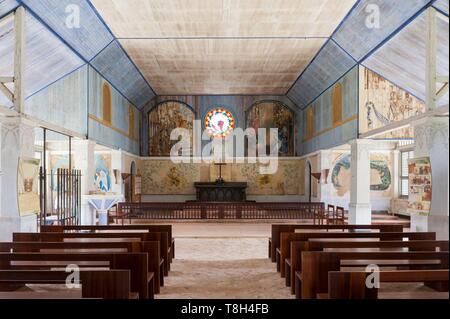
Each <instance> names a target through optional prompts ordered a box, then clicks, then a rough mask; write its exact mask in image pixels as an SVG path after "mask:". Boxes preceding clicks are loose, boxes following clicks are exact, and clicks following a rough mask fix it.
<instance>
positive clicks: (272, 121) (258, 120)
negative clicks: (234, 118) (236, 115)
mask: <svg viewBox="0 0 450 319" xmlns="http://www.w3.org/2000/svg"><path fill="white" fill-rule="evenodd" d="M294 123H295V114H294V112H293V111H292V110H291V109H290V108H288V107H287V106H286V105H284V104H283V103H281V102H276V101H268V102H261V103H258V104H255V105H254V106H253V107H251V108H250V110H249V111H248V112H247V128H253V129H255V131H256V133H257V132H258V129H259V128H266V129H267V137H266V141H267V153H269V151H270V146H269V145H270V131H269V129H271V128H277V129H278V140H279V142H280V151H279V155H280V156H294V153H295V147H294V145H295V133H294V132H295V129H294V127H295V125H294Z"/></svg>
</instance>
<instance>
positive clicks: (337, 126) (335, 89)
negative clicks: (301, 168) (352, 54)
mask: <svg viewBox="0 0 450 319" xmlns="http://www.w3.org/2000/svg"><path fill="white" fill-rule="evenodd" d="M299 124H300V125H299V154H300V155H306V154H310V153H313V152H315V151H318V150H322V149H328V148H332V147H336V146H339V145H342V144H345V143H347V142H348V141H350V140H352V139H355V138H356V137H357V133H358V132H357V131H358V67H354V68H353V69H351V70H350V71H349V72H348V73H347V74H346V75H345V76H343V77H342V78H341V79H340V80H339V81H338V82H337V83H335V84H334V85H333V86H332V87H331V88H329V89H328V90H326V91H325V92H324V93H323V94H322V95H321V96H319V97H318V98H317V99H316V100H315V101H314V102H313V103H312V104H310V105H309V106H308V107H307V108H306V109H305V110H304V111H302V112H301V113H300V119H299Z"/></svg>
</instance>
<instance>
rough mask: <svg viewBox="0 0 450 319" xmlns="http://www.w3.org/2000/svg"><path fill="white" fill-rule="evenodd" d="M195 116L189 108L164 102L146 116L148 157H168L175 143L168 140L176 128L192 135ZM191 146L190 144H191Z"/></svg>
mask: <svg viewBox="0 0 450 319" xmlns="http://www.w3.org/2000/svg"><path fill="white" fill-rule="evenodd" d="M194 119H195V114H194V112H193V111H192V109H191V108H190V107H188V106H187V105H186V104H184V103H180V102H164V103H161V104H159V105H158V106H156V107H155V108H154V109H153V110H152V111H150V113H149V115H148V126H149V151H150V156H170V151H171V149H172V147H173V146H174V145H175V144H176V143H177V141H171V140H170V134H171V133H172V131H173V130H174V129H176V128H182V129H187V130H189V132H190V134H191V138H192V135H193V125H194ZM191 145H192V143H191Z"/></svg>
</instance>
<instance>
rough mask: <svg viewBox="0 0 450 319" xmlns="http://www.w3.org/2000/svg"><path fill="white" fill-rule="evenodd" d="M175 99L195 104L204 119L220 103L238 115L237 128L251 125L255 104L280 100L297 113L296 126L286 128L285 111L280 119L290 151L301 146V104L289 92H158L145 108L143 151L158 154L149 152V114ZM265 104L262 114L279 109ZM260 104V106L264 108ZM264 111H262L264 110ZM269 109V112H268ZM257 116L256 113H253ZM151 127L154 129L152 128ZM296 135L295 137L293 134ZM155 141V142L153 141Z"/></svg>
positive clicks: (193, 106) (199, 115)
mask: <svg viewBox="0 0 450 319" xmlns="http://www.w3.org/2000/svg"><path fill="white" fill-rule="evenodd" d="M167 101H169V102H173V101H178V102H182V103H184V104H186V105H188V106H189V107H190V108H192V109H193V110H194V112H195V118H196V119H198V120H201V122H202V123H203V121H204V119H205V117H206V115H207V114H208V112H209V111H211V110H212V109H214V108H217V107H220V108H225V109H226V110H228V111H230V112H231V113H232V115H233V117H234V119H235V127H236V128H242V129H244V130H245V129H246V127H247V119H246V115H247V113H248V112H249V111H250V110H251V109H252V107H253V106H254V105H256V104H258V103H261V102H264V103H266V102H267V103H268V102H279V103H281V104H282V105H284V106H286V107H287V108H289V109H290V110H292V112H293V113H292V114H293V115H292V117H293V123H294V125H293V128H292V127H290V126H289V125H287V127H286V129H284V130H283V127H285V126H286V122H285V121H284V119H283V118H282V117H283V114H281V116H280V123H277V124H278V125H279V126H280V127H281V129H282V131H283V132H284V133H283V134H285V135H286V137H285V138H284V139H288V140H289V141H288V142H287V143H285V145H286V146H287V148H288V153H290V154H292V155H295V154H296V153H297V152H298V150H297V148H298V145H297V138H296V136H298V133H297V128H298V127H299V122H298V114H297V110H298V109H297V106H296V105H295V104H294V103H293V102H292V101H290V100H289V98H287V97H286V96H232V95H230V96H228V95H224V96H209V95H208V96H158V97H156V98H154V99H153V100H152V101H151V102H150V103H149V104H148V105H147V106H146V107H145V108H144V110H143V114H145V115H144V116H143V124H142V136H143V141H142V154H144V155H150V156H153V155H154V154H152V153H150V152H149V135H150V134H149V133H150V131H149V128H150V125H149V118H148V116H147V114H148V113H149V112H150V111H151V110H153V109H154V108H155V107H156V106H157V105H159V104H161V103H164V102H167ZM262 108H264V110H265V111H264V112H265V114H261V113H260V115H263V116H264V117H266V118H268V117H269V116H270V115H269V113H272V114H273V112H276V108H273V107H272V109H270V108H267V109H266V108H265V107H262ZM262 108H260V109H262ZM261 112H262V111H261ZM266 112H267V113H266ZM253 119H255V117H254V116H253ZM263 124H267V125H273V124H274V125H277V124H275V123H273V124H272V123H263ZM150 130H151V129H150ZM286 130H287V131H289V130H291V131H292V130H293V131H294V132H293V133H292V132H286ZM291 136H292V137H291ZM153 143H155V142H153ZM207 143H208V142H203V145H206V144H207Z"/></svg>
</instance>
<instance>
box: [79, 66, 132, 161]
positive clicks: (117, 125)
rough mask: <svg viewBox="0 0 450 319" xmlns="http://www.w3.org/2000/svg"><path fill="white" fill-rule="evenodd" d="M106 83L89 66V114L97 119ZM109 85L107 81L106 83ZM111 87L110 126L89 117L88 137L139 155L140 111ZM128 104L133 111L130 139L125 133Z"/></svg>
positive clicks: (126, 131) (100, 113)
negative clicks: (132, 132) (132, 133)
mask: <svg viewBox="0 0 450 319" xmlns="http://www.w3.org/2000/svg"><path fill="white" fill-rule="evenodd" d="M104 83H107V82H106V80H105V79H103V78H102V77H101V76H100V74H98V73H97V72H96V71H95V70H94V69H93V68H91V67H89V115H93V116H94V117H95V118H97V119H103V97H102V95H103V84H104ZM108 85H109V83H108ZM109 86H110V89H111V98H112V127H113V128H111V127H109V126H106V125H104V124H103V123H100V122H99V121H97V120H95V119H93V118H92V117H90V118H89V130H88V136H89V139H92V140H95V141H97V142H98V143H100V144H103V145H105V146H108V147H112V148H120V149H122V150H124V151H127V152H130V153H132V154H136V155H139V117H140V111H139V110H138V109H137V108H136V107H135V106H133V105H132V104H131V103H130V102H128V100H127V99H125V98H124V97H123V96H122V95H121V94H120V93H119V92H118V91H116V90H115V89H114V88H113V87H111V85H109ZM130 105H131V106H132V107H133V108H134V111H135V118H134V119H135V124H134V127H135V132H134V136H135V138H134V139H130V138H129V137H128V136H126V135H125V134H127V133H128V130H129V122H128V120H129V116H128V114H129V113H128V112H129V108H130Z"/></svg>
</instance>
